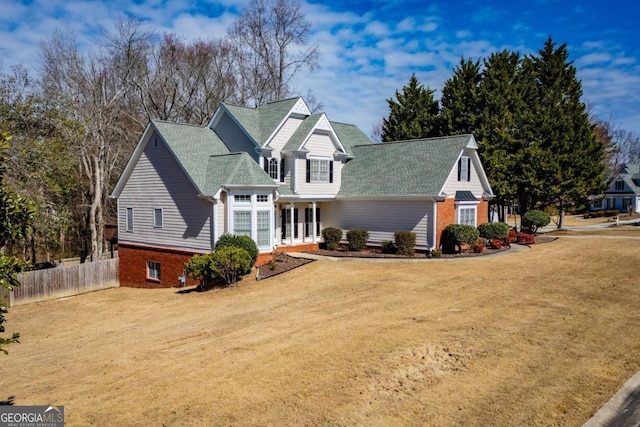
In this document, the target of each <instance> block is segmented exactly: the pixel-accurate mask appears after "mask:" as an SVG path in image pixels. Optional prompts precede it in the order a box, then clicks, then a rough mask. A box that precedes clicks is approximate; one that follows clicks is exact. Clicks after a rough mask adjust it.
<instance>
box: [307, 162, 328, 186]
mask: <svg viewBox="0 0 640 427" xmlns="http://www.w3.org/2000/svg"><path fill="white" fill-rule="evenodd" d="M308 164H309V179H310V181H309V182H330V179H329V167H330V162H329V160H325V159H310V160H309V162H308Z"/></svg>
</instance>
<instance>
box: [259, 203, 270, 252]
mask: <svg viewBox="0 0 640 427" xmlns="http://www.w3.org/2000/svg"><path fill="white" fill-rule="evenodd" d="M265 214H266V218H264V215H265ZM261 217H263V218H262V221H263V222H264V221H265V220H266V225H265V224H264V223H263V224H260V219H261ZM261 225H262V226H263V227H262V228H261ZM255 240H256V245H258V247H267V246H269V244H270V243H271V212H270V211H266V210H260V211H257V212H256V239H255Z"/></svg>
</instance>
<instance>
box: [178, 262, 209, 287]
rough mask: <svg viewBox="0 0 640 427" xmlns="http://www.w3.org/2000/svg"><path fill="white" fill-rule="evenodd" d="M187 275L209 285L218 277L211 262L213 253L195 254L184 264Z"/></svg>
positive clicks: (206, 285)
mask: <svg viewBox="0 0 640 427" xmlns="http://www.w3.org/2000/svg"><path fill="white" fill-rule="evenodd" d="M184 270H185V272H186V273H187V276H189V277H191V278H192V279H196V280H200V283H201V284H202V285H203V286H205V287H208V286H209V285H210V284H211V282H212V281H213V280H214V279H215V278H216V277H217V274H216V272H215V271H214V270H213V265H212V263H211V254H206V255H194V256H192V257H191V258H190V259H189V261H187V262H186V263H185V265H184Z"/></svg>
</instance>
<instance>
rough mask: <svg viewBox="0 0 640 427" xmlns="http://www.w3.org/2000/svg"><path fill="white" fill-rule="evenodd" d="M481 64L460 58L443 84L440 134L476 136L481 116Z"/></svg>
mask: <svg viewBox="0 0 640 427" xmlns="http://www.w3.org/2000/svg"><path fill="white" fill-rule="evenodd" d="M481 81H482V74H481V73H480V61H479V60H478V61H473V60H472V59H471V58H468V59H466V60H465V59H464V58H461V59H460V64H459V65H458V66H457V67H456V68H455V69H454V70H453V75H452V76H451V77H450V78H449V79H448V80H447V81H446V82H445V83H444V87H443V88H442V98H441V99H440V104H441V110H440V115H441V117H442V125H443V134H447V135H460V134H466V133H475V132H476V130H477V128H478V122H479V118H480V117H479V115H480V103H479V96H480V93H479V92H480V82H481Z"/></svg>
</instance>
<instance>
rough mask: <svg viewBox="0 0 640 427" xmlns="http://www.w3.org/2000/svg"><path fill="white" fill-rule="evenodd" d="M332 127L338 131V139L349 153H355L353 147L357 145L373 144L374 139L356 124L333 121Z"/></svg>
mask: <svg viewBox="0 0 640 427" xmlns="http://www.w3.org/2000/svg"><path fill="white" fill-rule="evenodd" d="M331 127H333V130H335V131H336V134H337V135H338V139H340V142H341V143H342V146H343V147H344V149H345V150H347V153H348V154H351V155H353V147H354V146H356V145H367V144H373V141H371V140H370V139H369V137H368V136H367V135H365V133H364V132H362V131H361V130H360V128H359V127H357V126H355V125H349V124H346V123H337V122H331Z"/></svg>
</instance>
